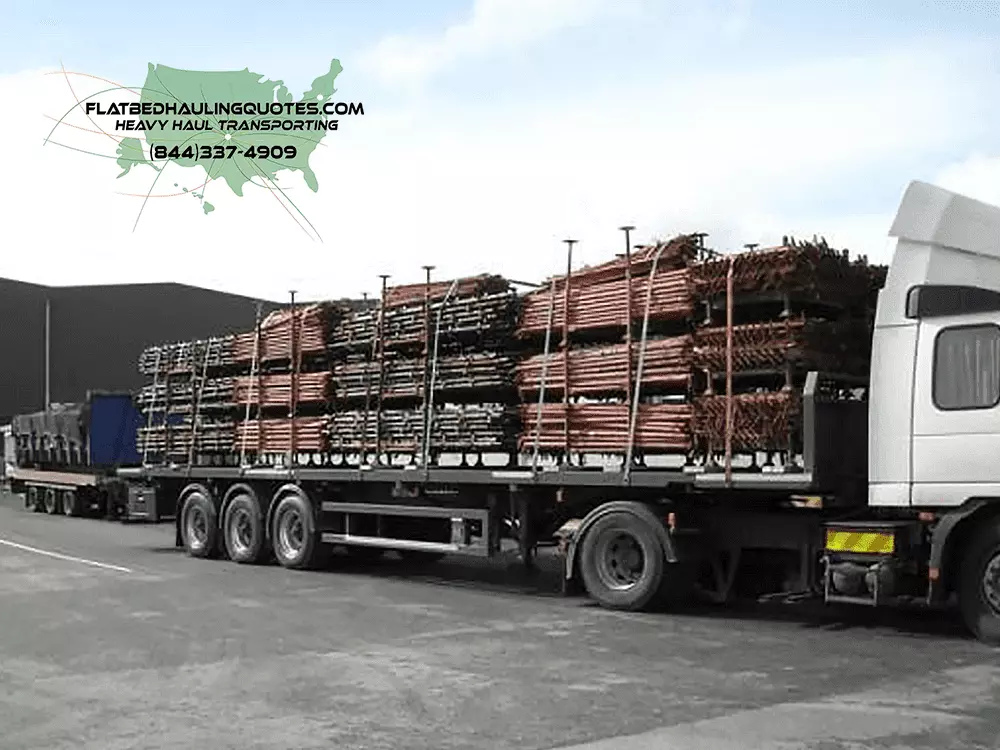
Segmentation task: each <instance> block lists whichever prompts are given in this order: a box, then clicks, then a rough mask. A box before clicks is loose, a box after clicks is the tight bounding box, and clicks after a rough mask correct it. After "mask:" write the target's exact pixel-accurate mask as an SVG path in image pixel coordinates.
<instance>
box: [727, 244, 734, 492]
mask: <svg viewBox="0 0 1000 750" xmlns="http://www.w3.org/2000/svg"><path fill="white" fill-rule="evenodd" d="M732 482H733V256H732V255H730V256H729V268H728V269H727V271H726V486H727V487H729V486H731V485H732Z"/></svg>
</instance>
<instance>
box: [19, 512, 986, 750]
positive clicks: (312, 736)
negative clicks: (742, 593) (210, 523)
mask: <svg viewBox="0 0 1000 750" xmlns="http://www.w3.org/2000/svg"><path fill="white" fill-rule="evenodd" d="M173 540H174V535H173V529H172V527H170V526H169V525H161V526H125V525H121V524H116V523H108V522H104V521H98V520H92V519H75V518H63V517H49V516H45V515H40V514H34V513H30V512H28V511H25V510H24V509H23V508H21V507H20V502H19V500H18V499H15V498H12V497H10V496H5V497H2V498H0V749H2V750H8V749H9V750H27V749H29V748H40V749H44V750H62V749H64V748H65V749H67V750H68V749H69V748H72V749H73V750H125V749H126V748H127V749H128V750H135V749H137V748H149V749H150V750H153V749H156V750H159V749H161V748H212V749H213V750H222V749H228V748H233V749H234V750H235V749H236V748H239V749H240V750H256V749H260V750H264V749H266V750H284V749H287V750H306V749H307V748H338V749H341V748H344V749H352V750H353V749H354V748H358V749H362V748H363V749H365V750H367V749H369V748H371V749H375V748H392V749H394V750H395V749H404V750H423V749H425V748H426V749H427V750H443V749H445V748H462V749H463V750H465V749H468V750H480V749H485V748H491V749H492V748H498V749H506V748H526V749H535V748H538V749H541V748H563V749H564V750H569V749H570V748H572V749H573V750H584V749H586V750H619V749H620V750H625V749H626V748H627V749H628V750H647V749H652V748H657V749H660V748H663V749H664V750H668V749H669V750H674V749H676V750H688V749H689V748H698V750H737V749H739V750H744V749H746V748H781V749H782V750H790V749H792V748H815V749H816V750H839V749H845V750H846V749H848V748H850V750H858V749H859V748H880V749H885V750H899V749H900V748H915V749H917V750H920V749H923V748H927V749H928V750H929V749H930V748H933V749H934V750H951V749H954V750H958V749H959V748H961V750H970V749H971V748H991V749H993V748H1000V650H996V649H991V648H988V647H985V646H983V645H981V644H978V643H976V642H975V641H973V640H971V639H970V638H969V637H968V636H966V635H965V633H964V632H963V631H962V629H961V628H960V627H959V626H958V625H957V624H956V623H955V621H954V619H953V618H952V617H950V616H946V615H939V614H933V613H881V612H872V611H861V612H858V611H854V612H850V613H845V612H831V611H829V610H818V609H816V608H810V607H801V606H768V607H750V608H740V609H736V610H717V609H709V608H698V609H694V610H690V611H686V612H683V613H672V614H668V613H651V614H624V613H615V612H609V611H605V610H602V609H600V608H598V607H595V606H593V605H591V604H590V603H589V602H587V601H586V600H585V599H583V598H564V597H562V596H560V595H559V593H558V591H559V585H558V575H557V573H556V571H555V568H554V566H550V569H547V570H544V571H543V572H541V573H539V574H536V575H528V574H526V573H525V572H524V571H523V570H522V569H521V568H520V566H519V565H517V564H516V563H514V562H513V561H511V562H510V563H509V564H507V563H504V562H499V563H489V564H487V563H483V562H473V561H466V560H461V559H454V560H452V559H449V560H446V561H443V562H441V563H438V564H437V565H434V566H431V567H429V568H427V569H425V570H414V569H408V568H407V567H406V566H405V565H404V564H403V563H402V562H399V561H394V560H392V559H386V560H385V561H381V562H379V563H374V564H371V563H367V564H361V563H358V562H355V561H351V560H347V559H344V558H334V559H333V560H331V562H330V564H329V565H328V566H326V567H325V569H324V570H320V571H311V572H295V571H288V570H284V569H282V568H280V567H277V566H274V565H265V566H241V565H236V564H234V563H231V562H228V561H203V560H194V559H191V558H188V557H186V556H185V555H184V554H183V553H182V552H181V551H178V550H176V549H175V548H174V546H173Z"/></svg>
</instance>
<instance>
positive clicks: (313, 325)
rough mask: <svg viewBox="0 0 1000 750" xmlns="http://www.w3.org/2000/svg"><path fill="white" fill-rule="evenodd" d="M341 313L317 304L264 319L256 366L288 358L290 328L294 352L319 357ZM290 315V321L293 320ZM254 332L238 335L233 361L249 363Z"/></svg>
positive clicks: (285, 311) (252, 350)
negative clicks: (260, 363)
mask: <svg viewBox="0 0 1000 750" xmlns="http://www.w3.org/2000/svg"><path fill="white" fill-rule="evenodd" d="M341 314H342V310H340V308H338V307H337V306H335V305H333V304H332V303H325V302H324V303H319V304H313V305H306V306H304V307H300V308H296V309H295V311H294V313H293V312H292V311H291V310H277V311H275V312H273V313H271V314H270V315H268V316H267V317H266V318H265V319H264V321H263V322H262V323H261V327H260V351H259V352H258V361H259V362H273V361H275V360H282V359H290V358H291V356H292V355H291V343H292V342H291V337H292V325H293V322H294V326H295V339H296V349H297V350H298V353H299V354H300V355H310V354H320V353H322V352H324V351H325V350H326V342H327V339H328V338H329V335H330V330H331V328H332V327H333V325H335V323H336V321H337V320H339V319H340V317H341ZM293 315H294V318H293ZM256 335H257V334H256V331H251V332H247V333H242V334H240V335H239V336H238V337H237V338H236V341H235V343H234V358H235V359H236V361H238V362H244V363H245V362H251V361H252V360H253V357H254V346H255V339H256Z"/></svg>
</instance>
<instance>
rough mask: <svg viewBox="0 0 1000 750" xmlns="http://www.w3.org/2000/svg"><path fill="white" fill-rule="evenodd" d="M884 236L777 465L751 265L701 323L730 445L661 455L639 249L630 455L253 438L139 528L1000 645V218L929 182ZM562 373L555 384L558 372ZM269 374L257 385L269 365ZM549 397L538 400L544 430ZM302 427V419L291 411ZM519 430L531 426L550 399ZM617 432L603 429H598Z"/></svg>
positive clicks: (194, 468) (615, 597) (144, 476)
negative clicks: (508, 571) (648, 383)
mask: <svg viewBox="0 0 1000 750" xmlns="http://www.w3.org/2000/svg"><path fill="white" fill-rule="evenodd" d="M889 234H890V236H891V237H892V238H894V239H895V249H894V252H893V255H892V259H891V263H890V265H889V268H888V271H887V274H886V276H885V281H884V286H883V287H882V288H881V289H880V290H879V291H878V292H877V306H876V308H875V314H874V320H873V321H872V331H873V333H872V335H871V339H870V359H869V361H868V363H867V364H868V365H869V366H868V367H867V370H868V374H867V376H865V377H859V376H857V375H856V374H855V375H852V374H850V373H845V372H825V371H822V370H820V369H812V370H809V371H808V372H807V373H805V376H804V380H803V381H802V382H801V384H800V385H797V386H795V388H796V389H797V390H796V394H797V395H796V401H795V403H797V404H798V406H797V414H798V418H797V419H796V420H793V421H792V422H789V424H792V425H794V431H795V434H794V435H793V434H790V435H789V436H788V445H789V452H788V453H787V454H785V455H784V457H783V458H782V461H781V462H780V465H779V464H776V463H774V461H773V460H772V457H771V456H768V457H767V458H766V460H765V462H764V464H763V465H761V464H760V463H759V462H758V461H757V460H756V458H754V457H750V458H749V459H748V460H747V461H744V462H743V463H739V462H738V461H737V457H736V455H735V454H736V450H734V442H733V441H734V440H735V435H736V428H737V426H738V425H737V423H736V415H734V411H735V407H736V405H737V403H738V402H739V399H738V396H737V395H736V394H735V393H734V387H735V386H734V382H735V380H734V369H735V365H734V362H733V360H734V349H735V347H734V336H733V331H734V330H735V329H736V328H738V326H739V325H740V322H739V320H738V319H737V318H738V316H737V314H736V311H738V309H739V307H738V305H737V303H738V302H739V300H738V299H736V297H737V295H736V293H735V292H734V287H733V282H732V278H733V272H732V268H733V265H732V262H730V266H729V268H730V271H729V274H728V277H727V285H726V287H725V293H724V294H723V295H722V297H721V298H717V299H715V300H714V301H713V302H711V304H708V305H707V306H706V307H707V308H711V309H707V310H706V315H709V316H711V315H717V316H721V315H723V314H724V316H725V318H724V319H725V323H724V328H723V330H724V331H725V334H726V336H725V341H726V343H725V355H726V357H725V359H726V364H725V370H724V372H723V373H721V375H724V381H723V380H722V379H721V378H720V377H716V376H717V375H720V374H719V373H715V375H710V377H709V378H708V380H709V382H708V383H707V385H706V386H705V387H706V388H707V389H708V391H712V389H713V387H716V386H713V385H712V384H713V383H723V382H724V385H723V386H721V387H718V388H717V390H716V391H715V393H714V397H715V398H716V399H721V400H722V401H721V403H723V404H724V405H725V446H724V448H721V447H720V446H715V447H714V448H712V449H711V450H709V451H707V452H706V453H705V454H704V455H702V456H701V457H700V458H699V459H698V460H693V459H692V455H691V453H690V452H689V453H688V454H687V455H686V456H685V457H684V458H683V460H682V461H680V462H678V463H675V464H673V465H665V464H663V463H662V462H661V463H659V464H658V463H657V462H656V461H654V460H653V459H652V458H649V459H648V460H643V457H642V456H641V454H642V452H643V451H642V450H640V436H639V434H640V433H641V432H642V429H643V428H642V427H641V424H640V427H639V429H638V430H637V428H636V420H637V419H638V420H639V421H640V422H641V419H642V413H643V409H644V408H646V407H645V406H644V405H643V404H644V403H645V402H641V399H640V392H641V390H642V388H643V386H644V377H645V375H644V358H645V357H647V356H650V355H649V352H650V351H651V350H652V349H651V347H652V339H651V337H650V336H649V335H648V330H649V328H650V325H649V310H650V304H651V300H652V298H653V291H652V289H653V280H652V279H653V276H654V275H655V274H656V273H657V269H656V266H657V262H658V261H659V257H660V256H659V255H658V254H656V255H655V257H653V258H650V257H649V256H644V257H645V258H646V261H648V263H647V265H650V264H651V266H652V269H651V270H648V269H647V273H648V274H649V283H648V289H649V291H648V293H644V292H643V291H642V290H643V289H644V287H643V286H642V285H641V284H639V285H637V286H635V285H633V284H632V281H634V280H633V279H631V277H628V273H630V271H629V268H630V266H629V267H626V270H625V273H626V278H627V282H628V283H627V289H628V292H627V293H628V294H629V295H630V297H629V301H628V307H627V309H628V310H629V313H628V315H627V318H628V319H627V320H626V321H625V328H626V334H625V335H626V339H627V345H628V349H629V355H630V356H629V359H628V362H629V363H630V364H629V369H628V381H629V383H628V393H629V396H630V401H629V403H628V404H626V405H624V406H623V407H621V409H619V411H617V412H613V413H614V414H616V415H624V417H623V418H624V419H625V420H626V432H625V433H624V434H626V435H627V440H626V441H625V443H624V444H623V445H624V448H625V451H624V454H625V455H624V456H623V457H621V456H620V457H619V458H620V460H618V461H617V462H614V461H611V462H605V463H603V464H601V465H597V464H595V463H588V462H587V461H584V460H580V459H574V457H573V456H572V454H571V452H570V451H567V452H566V453H565V455H563V457H562V458H561V459H558V460H552V461H541V460H539V450H538V445H539V441H538V438H537V437H535V438H534V448H532V439H531V437H530V436H529V438H528V440H527V443H526V444H522V445H521V446H520V447H519V450H518V451H516V452H517V453H518V455H517V456H514V457H513V458H511V460H510V461H508V462H506V463H504V462H501V463H500V464H498V465H489V464H488V463H487V462H486V460H485V459H484V458H479V459H476V458H473V459H471V461H470V460H466V459H467V457H462V458H461V460H458V461H455V462H453V463H452V464H450V465H445V464H444V462H443V460H441V459H438V460H436V461H435V460H430V458H429V452H428V450H427V445H428V442H427V432H429V430H427V432H424V433H423V434H419V433H418V434H416V435H414V439H415V440H414V444H415V446H416V447H415V449H414V451H413V452H414V453H415V454H416V455H415V458H413V457H411V460H409V462H402V463H400V462H396V461H394V460H391V457H387V456H383V455H382V454H381V453H380V452H379V448H378V447H377V446H376V447H374V448H372V446H370V445H369V446H368V450H367V452H366V450H365V448H362V449H361V451H360V454H359V456H358V457H356V460H355V461H354V462H351V461H349V460H347V459H345V458H344V457H342V456H341V457H337V458H331V457H329V456H319V457H317V456H315V455H303V454H300V453H298V452H297V451H296V450H295V437H294V428H293V429H292V433H293V434H292V438H291V440H292V443H291V448H290V449H289V451H288V453H287V455H286V456H284V457H280V456H279V457H278V459H277V460H273V461H269V462H264V461H249V460H247V458H246V456H245V451H243V450H241V449H240V447H239V445H236V446H235V447H233V448H232V449H231V450H230V453H231V454H232V455H230V456H229V457H228V459H226V460H220V461H213V462H208V463H206V462H196V461H191V460H190V458H189V460H187V461H183V460H180V461H178V460H174V461H170V460H167V459H164V460H157V461H152V460H149V459H148V458H147V460H145V461H142V462H140V463H141V465H138V466H135V467H130V468H121V469H119V470H118V471H117V475H118V476H119V477H121V478H122V479H124V480H126V481H127V482H128V493H129V497H128V504H129V513H130V514H131V515H133V516H135V517H143V518H146V517H157V518H172V519H174V523H175V531H176V544H177V546H179V547H183V548H185V549H186V551H187V553H188V554H189V555H191V556H194V557H201V558H208V557H228V558H229V559H231V560H233V561H235V562H237V563H241V564H252V563H260V562H264V561H268V560H276V561H277V563H278V564H280V565H282V566H284V567H286V568H291V569H305V568H309V567H312V566H314V565H316V564H317V562H318V561H319V560H320V559H321V557H322V555H323V554H324V551H325V550H326V549H328V548H330V547H331V546H340V547H342V548H345V549H347V550H349V551H352V552H353V553H354V554H358V555H372V556H374V555H380V554H382V553H384V552H387V551H395V552H396V553H398V554H399V555H400V556H401V557H402V558H403V559H404V560H408V561H410V562H411V564H417V563H421V564H422V563H425V562H429V561H431V560H433V559H436V558H438V557H441V556H443V555H446V554H465V555H477V556H483V557H491V556H495V555H498V554H503V553H504V549H505V545H506V546H507V547H508V548H510V547H512V546H515V545H516V549H517V550H518V551H519V552H520V555H521V556H522V558H523V559H524V561H525V563H526V564H527V565H531V564H533V560H534V554H535V551H536V550H537V549H538V548H539V546H540V545H543V544H552V545H555V546H557V548H558V549H559V551H560V553H561V558H562V561H563V579H564V587H565V590H566V592H567V593H573V592H578V591H579V590H580V589H582V590H583V591H585V592H586V594H587V595H589V596H590V597H591V598H592V599H594V600H596V601H597V602H598V603H599V604H600V605H602V606H604V607H607V608H612V609H617V610H640V609H644V608H647V607H649V606H651V605H652V604H653V603H660V604H665V605H667V606H668V607H669V606H675V607H676V606H681V603H682V602H683V601H685V600H686V599H687V598H688V597H690V596H692V594H699V595H701V596H704V597H708V598H710V599H712V600H713V601H715V602H718V603H720V604H722V603H726V602H729V601H731V600H733V599H734V598H737V597H740V596H743V595H747V594H749V595H752V596H757V597H759V596H769V595H774V596H779V597H788V598H798V597H817V598H819V599H821V600H822V601H825V602H827V603H830V604H854V605H858V606H863V607H882V606H888V605H893V604H897V603H899V602H903V601H909V602H914V601H916V602H922V603H926V604H928V605H931V606H939V605H945V604H948V603H951V604H957V608H958V609H959V610H960V612H961V615H962V616H963V618H964V621H965V623H966V624H967V626H968V628H969V629H970V630H971V631H972V633H974V634H975V636H976V637H978V638H979V639H981V640H983V641H985V642H988V643H992V644H1000V470H998V468H997V462H996V456H997V454H998V453H1000V208H997V207H994V206H990V205H986V204H984V203H981V202H978V201H975V200H972V199H970V198H967V197H964V196H961V195H958V194H954V193H952V192H949V191H946V190H944V189H941V188H939V187H936V186H933V185H930V184H927V183H923V182H913V183H911V184H910V185H909V186H908V188H907V189H906V191H905V194H904V196H903V198H902V201H901V204H900V206H899V209H898V212H897V215H896V217H895V220H894V222H893V223H892V226H891V230H890V233H889ZM627 242H628V239H627V236H626V243H627ZM627 252H628V249H627ZM717 260H718V261H719V262H723V263H725V262H726V261H727V258H726V256H722V257H721V258H720V259H717ZM764 270H765V271H766V269H764ZM572 279H573V276H572V274H571V272H570V271H567V275H566V277H565V280H564V283H565V287H564V288H563V294H562V296H561V297H557V295H555V294H553V295H552V297H551V299H552V304H551V305H550V306H549V308H548V325H547V327H546V336H545V349H544V353H545V358H544V362H543V364H542V375H541V381H542V386H541V390H542V391H543V392H544V390H545V382H546V377H547V375H546V372H545V370H546V367H547V366H549V365H548V362H549V359H550V356H552V357H554V355H553V354H552V352H553V348H554V347H553V345H552V344H551V338H552V333H553V323H552V321H553V319H554V318H555V317H558V316H557V315H556V311H555V310H554V308H555V307H557V305H556V304H555V301H556V299H557V298H558V299H559V300H560V303H561V305H563V306H564V307H563V311H562V320H563V321H564V322H566V324H567V325H566V331H565V332H564V334H563V343H565V341H566V339H567V338H568V335H569V331H568V328H569V326H568V321H569V319H570V316H571V314H572V309H571V308H572V305H571V297H572V295H571V294H570V292H569V284H570V282H571V281H572ZM633 286H635V288H636V289H638V290H639V295H638V297H639V298H638V299H633V298H632V296H631V295H632V289H633ZM453 287H454V285H453ZM551 289H552V290H553V292H554V291H555V289H556V286H555V282H553V284H552V287H551ZM543 291H544V288H543ZM385 298H386V297H385V294H383V301H384V300H385ZM427 299H430V292H429V291H428V293H427ZM779 302H780V300H779ZM643 303H645V312H644V313H643ZM788 303H789V300H788V299H787V298H786V299H785V300H784V304H785V305H786V306H787V305H788ZM432 309H433V308H432V307H431V306H428V307H427V325H428V329H427V330H428V331H429V332H430V333H429V335H428V336H427V337H425V342H424V343H425V346H424V355H425V359H426V361H428V362H429V363H430V366H429V371H430V386H429V387H428V388H425V389H424V390H423V391H422V398H423V401H422V402H421V403H423V405H424V407H425V408H426V407H427V406H428V399H429V400H430V405H431V406H433V404H434V397H435V386H434V378H435V366H436V365H435V362H436V345H437V344H436V342H437V338H438V336H437V334H438V333H439V331H440V328H439V326H440V320H441V313H440V312H438V313H437V324H435V321H434V319H433V318H434V315H433V314H432ZM439 310H440V308H439ZM634 310H638V311H639V312H638V314H637V315H633V311H634ZM786 312H787V310H786ZM633 318H634V319H633ZM294 320H295V318H294V315H293V317H292V321H293V322H292V327H293V329H294V325H295V324H294ZM379 320H380V323H379V331H380V332H381V331H382V328H383V326H382V319H381V317H380V318H379ZM436 325H437V327H436ZM259 331H260V328H259V327H258V339H257V348H258V349H259V343H260V341H259V339H260V333H259ZM556 332H557V333H558V330H557V331H556ZM293 349H294V345H293ZM377 350H378V345H377V342H376V346H375V351H377ZM633 354H635V355H636V356H635V357H634V358H633V357H632V356H631V355H633ZM379 361H380V362H381V360H379ZM552 361H553V364H552V365H551V366H549V368H550V369H549V372H548V377H553V376H552V373H553V372H558V371H559V368H560V366H559V365H558V364H557V363H558V362H559V360H557V359H554V358H553V359H552ZM562 361H563V362H565V361H566V360H565V359H563V360H562ZM633 364H634V365H635V366H634V368H633ZM254 366H255V370H256V373H257V376H258V377H259V376H260V365H259V364H258V359H257V357H256V354H255V360H254ZM297 368H298V365H296V366H295V368H294V369H293V370H292V371H291V373H290V375H289V377H291V382H292V383H293V390H294V383H295V382H296V381H295V378H296V373H297ZM568 372H569V371H568V370H563V377H564V378H567V381H564V382H568V377H569V376H568ZM790 387H791V386H788V385H786V390H787V389H788V388H790ZM377 388H378V390H379V392H380V391H381V388H382V381H381V376H380V379H379V381H378V386H377ZM567 391H568V385H567ZM369 395H371V394H369ZM755 397H756V396H754V395H753V393H752V392H751V395H750V396H748V397H747V398H750V399H752V398H755ZM567 401H568V397H567ZM542 402H543V396H542V395H540V396H539V397H538V401H537V415H538V420H539V423H541V420H542V412H543V408H542V407H543V403H542ZM295 413H296V411H295V404H294V403H292V404H291V407H290V411H289V417H293V416H294V415H295ZM425 413H426V412H425ZM524 413H525V414H526V415H527V416H526V417H525V419H526V420H529V421H530V420H532V419H533V418H534V416H533V415H534V414H535V403H534V401H530V402H528V403H527V404H526V406H525V409H524ZM608 413H609V414H611V413H612V412H608ZM365 415H366V417H365V418H366V420H367V419H368V417H367V415H368V411H367V408H366V411H365ZM246 416H247V419H249V418H250V411H249V407H248V410H247V415H246ZM372 418H375V417H372ZM614 418H615V419H618V418H619V417H618V416H615V417H614ZM566 419H567V422H566V424H565V425H564V427H565V430H566V437H565V439H566V441H567V444H568V441H569V440H570V437H569V433H570V427H569V422H568V417H567V418H566ZM607 419H610V417H609V418H607ZM605 421H607V420H605ZM424 427H425V428H426V423H425V424H424ZM608 427H609V426H608V425H607V424H602V423H601V419H598V420H597V423H596V424H592V425H591V426H589V427H588V428H587V429H588V431H589V432H588V433H587V434H588V435H590V436H591V438H592V437H593V436H594V435H598V434H601V430H602V429H604V428H608ZM535 435H536V436H537V433H535ZM543 442H544V441H543ZM793 445H794V446H796V449H795V450H794V451H793V450H792V448H791V447H792V446H793ZM793 453H794V455H793ZM189 456H190V454H189ZM34 486H42V485H34ZM45 486H48V485H45Z"/></svg>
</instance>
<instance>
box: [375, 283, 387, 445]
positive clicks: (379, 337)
mask: <svg viewBox="0 0 1000 750" xmlns="http://www.w3.org/2000/svg"><path fill="white" fill-rule="evenodd" d="M379 278H380V279H382V300H381V301H380V302H379V306H378V325H377V326H376V327H375V344H376V346H377V347H378V397H377V402H376V407H375V463H376V464H377V463H378V462H379V460H380V459H381V457H382V393H383V390H384V388H383V383H384V382H385V315H386V309H385V301H386V298H387V297H388V293H389V275H388V274H385V273H383V274H381V275H380V276H379Z"/></svg>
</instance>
